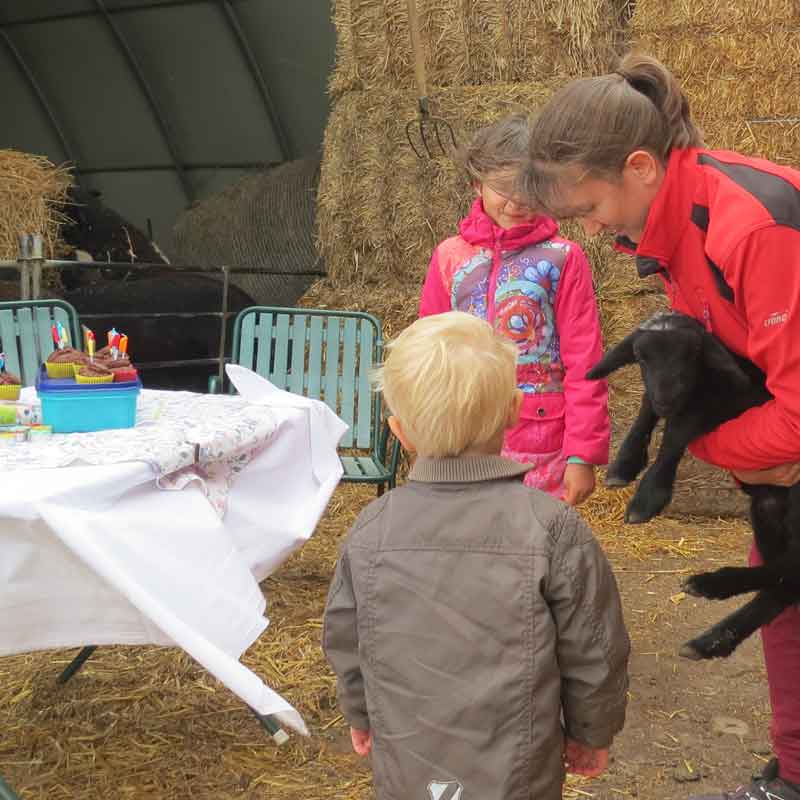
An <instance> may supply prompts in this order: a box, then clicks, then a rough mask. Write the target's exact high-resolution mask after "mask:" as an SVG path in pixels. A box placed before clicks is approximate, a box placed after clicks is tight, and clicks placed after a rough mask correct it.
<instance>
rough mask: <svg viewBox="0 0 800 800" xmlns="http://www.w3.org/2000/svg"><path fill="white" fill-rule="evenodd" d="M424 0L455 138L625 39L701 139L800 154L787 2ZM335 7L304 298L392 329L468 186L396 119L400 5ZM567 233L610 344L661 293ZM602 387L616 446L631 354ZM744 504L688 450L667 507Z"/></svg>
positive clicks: (736, 507)
mask: <svg viewBox="0 0 800 800" xmlns="http://www.w3.org/2000/svg"><path fill="white" fill-rule="evenodd" d="M419 7H420V18H421V24H422V28H423V31H422V36H423V40H424V42H425V48H426V57H427V64H428V72H429V82H430V84H431V86H433V87H435V88H433V89H432V90H431V92H430V94H431V100H432V105H433V110H432V113H434V114H436V115H438V116H440V117H443V118H444V119H446V120H448V121H449V122H450V123H451V125H452V126H453V129H454V131H455V134H456V138H457V140H458V141H459V142H462V141H464V140H466V139H467V138H468V137H469V135H470V134H471V132H473V131H474V130H475V129H476V128H478V127H480V126H481V125H485V124H487V123H489V122H491V121H493V120H495V119H498V118H499V117H501V116H504V115H506V114H508V113H512V112H514V111H519V110H526V111H530V112H535V111H536V109H537V108H538V107H540V106H541V105H542V104H543V103H544V102H545V101H546V100H547V99H548V98H549V97H550V96H551V95H552V93H553V92H554V91H555V90H556V89H558V88H559V87H560V86H562V85H563V84H564V83H565V82H566V81H567V80H568V79H569V78H571V77H575V76H577V75H579V74H585V73H587V72H602V71H605V70H606V69H607V68H608V66H609V64H610V63H611V61H612V60H613V57H614V54H615V52H619V51H621V50H623V49H627V48H629V47H630V46H631V45H632V44H635V45H637V46H638V47H639V48H640V49H643V50H645V51H647V52H652V53H653V54H654V55H656V56H658V57H659V58H661V59H662V60H664V61H665V62H666V63H667V64H668V65H669V66H670V67H672V68H673V69H674V70H675V72H676V74H677V75H678V77H679V79H680V80H681V81H682V83H683V84H684V86H685V89H686V91H687V94H688V95H689V98H690V102H691V103H692V105H693V108H694V110H695V113H696V114H697V116H698V118H699V120H700V122H701V124H702V125H703V127H704V129H705V131H706V135H707V139H708V141H709V143H710V144H712V145H714V146H718V147H727V148H735V149H737V150H741V151H742V152H746V153H754V154H755V153H759V154H762V155H764V156H766V157H768V158H772V159H774V160H776V161H778V162H783V163H794V162H797V161H800V159H798V158H797V157H796V155H795V154H797V153H798V152H800V151H799V150H798V147H800V125H798V124H797V123H796V122H793V121H792V120H790V119H782V120H780V121H774V119H775V117H782V116H787V115H789V114H790V113H796V112H792V100H791V98H792V96H793V93H792V91H791V88H792V84H791V79H792V76H793V74H794V73H795V72H796V70H795V69H794V67H795V63H796V56H795V53H796V51H797V50H798V49H799V48H798V47H797V33H796V31H797V29H798V27H800V24H798V23H800V16H799V14H800V11H798V9H800V6H798V4H797V3H796V0H766V2H764V3H760V2H759V3H757V2H755V0H721V6H720V5H719V4H712V3H710V2H709V3H706V4H703V3H700V4H696V3H695V4H692V5H690V4H689V3H688V2H686V0H680V1H676V0H666V2H662V1H659V0H638V2H637V3H636V6H635V12H634V16H633V19H632V20H631V25H630V28H629V29H627V30H624V29H623V26H622V24H621V23H622V22H623V21H624V20H623V17H624V11H622V10H621V8H620V4H618V3H610V2H605V3H604V2H600V3H583V4H578V3H576V4H575V5H574V8H573V9H572V10H573V11H575V10H577V13H573V14H571V15H570V13H569V12H568V10H567V7H566V6H565V5H563V4H562V5H558V6H557V4H555V3H550V2H544V0H542V2H539V3H523V2H519V3H517V2H514V1H513V0H508V2H489V0H479V2H476V3H472V4H460V3H455V2H453V1H452V0H451V2H444V0H422V1H421V2H420V3H419ZM464 8H468V9H469V13H465V12H463V9H464ZM561 14H563V15H564V16H563V17H559V15H561ZM504 19H505V20H506V22H505V23H504V21H503V20H504ZM334 21H335V24H336V29H337V35H338V50H337V66H336V70H335V72H334V75H333V78H332V81H331V91H332V93H333V95H334V98H335V103H334V107H333V110H332V113H331V116H330V119H329V124H328V128H327V131H326V139H325V152H324V158H323V165H322V173H321V179H320V189H319V201H318V203H319V204H318V217H317V219H318V241H319V248H320V250H321V252H322V254H323V256H324V258H325V261H326V264H327V266H328V273H329V276H330V277H329V279H328V280H327V281H325V282H324V283H321V284H318V285H317V286H315V287H313V288H312V290H311V291H310V292H309V293H308V294H307V295H306V296H305V298H304V299H303V300H302V301H301V302H302V303H304V304H307V305H326V304H327V305H330V306H331V307H349V308H358V309H360V310H366V311H371V312H373V313H375V314H377V315H378V316H379V317H381V318H382V319H383V320H384V323H385V324H386V328H387V333H388V334H389V335H392V334H393V333H395V332H397V331H399V330H401V329H402V328H403V327H405V326H406V325H407V324H409V323H410V322H411V321H413V319H415V317H416V307H417V302H418V299H419V292H420V289H421V286H422V282H423V279H424V275H425V271H426V269H427V266H428V262H429V259H430V254H431V251H432V249H433V247H434V246H435V245H436V243H437V242H439V241H441V240H442V239H443V238H445V237H447V236H451V235H453V234H454V233H455V232H456V229H457V228H456V226H457V223H458V220H459V219H460V218H461V217H462V216H463V214H464V213H465V212H466V210H467V208H468V206H469V203H470V201H471V199H472V192H471V189H470V186H469V184H468V182H467V181H466V179H465V178H464V176H462V175H461V174H460V173H459V171H458V169H457V168H456V166H455V165H454V164H453V162H452V161H451V160H450V159H449V158H448V157H446V156H441V157H436V158H434V159H429V160H420V159H418V158H417V157H416V155H415V154H414V152H413V150H412V149H411V147H410V146H409V144H408V142H407V140H406V135H405V124H406V122H407V121H409V120H413V119H415V118H416V113H417V110H416V93H415V89H414V85H413V76H412V64H411V61H410V56H409V47H408V26H407V17H406V13H405V3H403V2H401V0H384V2H374V1H372V2H371V1H370V0H347V1H346V2H345V1H344V0H338V2H337V3H336V5H335V11H334ZM542 21H544V24H541V23H542ZM593 37H594V38H593ZM765 118H766V119H768V120H770V121H769V122H765V121H763V120H764V119H765ZM562 232H563V234H564V235H565V236H567V237H569V238H572V239H575V240H576V241H578V242H579V243H580V244H581V245H582V246H583V247H584V249H585V250H586V252H587V254H588V256H589V259H590V261H591V263H592V267H593V271H594V280H595V287H596V290H597V296H598V303H599V307H600V313H601V320H602V325H603V334H604V338H605V341H606V344H607V346H610V345H613V344H615V343H616V342H618V341H619V340H620V339H621V338H622V337H623V336H624V335H626V334H627V333H628V332H629V331H630V330H631V328H632V327H633V326H634V325H635V324H636V323H637V322H638V321H640V320H642V319H645V318H646V317H648V316H650V315H651V314H653V313H655V312H656V311H659V310H663V309H665V308H666V307H667V303H666V298H665V296H664V294H663V292H662V290H661V284H660V281H658V279H648V280H646V281H642V280H640V279H639V278H638V276H637V275H636V272H635V267H634V265H633V262H632V260H631V259H630V258H629V257H626V256H622V255H620V254H617V253H615V252H614V251H613V249H612V247H611V245H610V243H609V242H607V241H594V240H588V241H587V240H586V238H585V237H584V236H583V234H582V232H581V231H580V230H579V229H578V227H577V226H576V225H565V226H563V228H562ZM610 386H611V391H610V404H611V413H612V421H613V445H614V448H616V447H617V446H618V445H619V443H620V442H621V440H622V437H623V436H624V433H625V431H626V430H627V428H628V426H629V425H630V424H631V422H632V421H633V419H634V417H635V414H636V411H637V409H638V404H639V399H640V396H641V387H640V381H639V378H638V375H637V374H635V371H634V370H633V369H632V368H630V369H627V370H624V371H621V372H620V373H618V374H617V375H615V376H613V378H612V380H611V382H610ZM745 509H746V503H745V502H744V500H743V498H742V496H741V493H739V492H738V490H736V488H735V487H734V486H733V484H732V482H731V481H730V479H729V478H728V477H727V475H725V474H724V473H722V472H721V471H719V470H716V469H714V468H711V467H709V466H707V465H704V464H701V463H700V462H696V461H694V460H693V459H692V458H691V457H688V458H687V459H686V460H685V462H684V464H683V465H682V466H681V470H680V472H679V480H678V484H677V487H676V496H675V500H674V502H673V504H672V506H671V512H672V513H691V514H695V515H708V516H717V515H720V514H741V513H743V512H744V510H745Z"/></svg>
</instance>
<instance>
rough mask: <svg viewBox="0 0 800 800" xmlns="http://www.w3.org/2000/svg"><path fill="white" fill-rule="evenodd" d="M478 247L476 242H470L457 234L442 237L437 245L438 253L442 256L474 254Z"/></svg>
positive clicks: (458, 256)
mask: <svg viewBox="0 0 800 800" xmlns="http://www.w3.org/2000/svg"><path fill="white" fill-rule="evenodd" d="M476 249H479V248H476V247H475V245H474V244H470V243H469V242H468V241H467V240H466V239H465V238H464V237H463V236H461V235H460V234H456V235H455V236H448V237H447V239H442V241H441V242H439V244H437V245H436V254H437V255H438V257H439V259H442V258H461V257H463V256H465V255H472V254H473V253H474V252H475V250H476Z"/></svg>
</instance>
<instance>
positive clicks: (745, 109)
mask: <svg viewBox="0 0 800 800" xmlns="http://www.w3.org/2000/svg"><path fill="white" fill-rule="evenodd" d="M635 43H636V49H637V50H640V51H642V52H645V53H649V54H652V55H654V56H656V57H657V58H659V59H661V60H662V61H663V62H664V63H665V64H667V65H668V66H669V68H670V69H671V70H672V71H673V72H674V73H675V75H676V77H677V78H678V80H679V81H680V83H681V86H682V88H683V90H684V92H685V93H686V95H687V97H688V99H689V103H690V107H691V109H692V112H693V113H694V114H696V115H697V116H698V117H699V118H707V117H717V116H723V117H774V116H781V115H786V116H796V115H797V103H796V99H795V95H796V77H795V76H796V75H797V71H798V67H800V28H798V27H797V26H795V27H793V28H775V29H773V30H769V31H766V32H765V31H763V30H759V29H752V28H747V29H738V30H728V31H725V32H721V33H717V32H708V31H705V30H702V29H698V28H689V29H684V30H682V31H679V32H676V31H674V30H671V29H667V30H662V29H657V30H654V31H642V32H640V34H639V35H638V36H637V38H636V40H635Z"/></svg>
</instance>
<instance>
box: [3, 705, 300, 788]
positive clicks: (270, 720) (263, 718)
mask: <svg viewBox="0 0 800 800" xmlns="http://www.w3.org/2000/svg"><path fill="white" fill-rule="evenodd" d="M250 710H251V711H252V712H253V713H254V714H255V715H256V719H258V721H259V722H260V723H261V725H262V726H263V727H264V728H265V729H266V731H267V733H268V734H269V735H270V736H271V737H272V741H273V742H275V744H277V745H278V747H280V746H281V745H282V744H286V742H288V741H289V734H288V733H286V731H285V730H284V729H283V728H281V726H280V724H279V723H278V722H277V721H276V719H275V717H273V716H269V715H267V714H259V713H258V711H256V710H255V709H252V708H251V709H250ZM0 800H2V798H0Z"/></svg>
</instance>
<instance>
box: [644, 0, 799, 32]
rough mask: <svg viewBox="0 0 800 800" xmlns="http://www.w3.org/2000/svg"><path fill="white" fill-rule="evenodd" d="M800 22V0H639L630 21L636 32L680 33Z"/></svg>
mask: <svg viewBox="0 0 800 800" xmlns="http://www.w3.org/2000/svg"><path fill="white" fill-rule="evenodd" d="M799 22H800V5H798V3H797V0H636V3H635V6H634V11H633V16H632V18H631V23H630V24H631V28H632V29H633V33H634V34H636V33H639V32H642V31H647V32H652V31H664V30H667V29H670V28H673V29H675V33H676V34H677V35H678V36H681V35H683V34H685V31H686V29H687V28H688V27H690V26H697V27H703V28H705V29H707V30H706V32H708V31H711V30H713V31H722V30H741V29H742V28H745V27H747V28H755V27H759V26H770V25H796V24H797V23H799Z"/></svg>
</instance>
